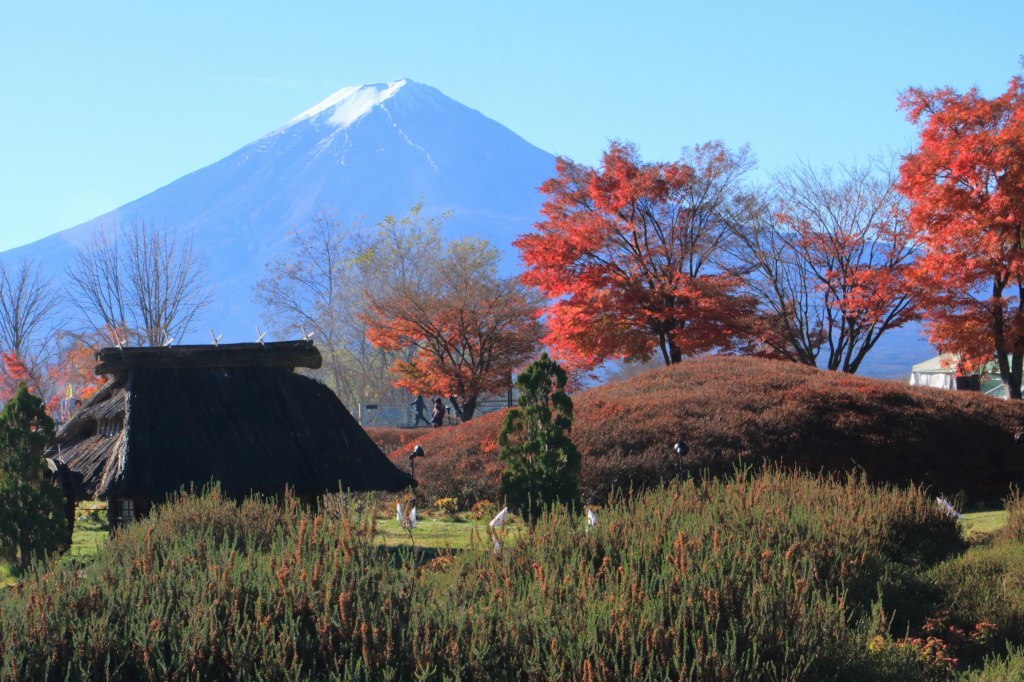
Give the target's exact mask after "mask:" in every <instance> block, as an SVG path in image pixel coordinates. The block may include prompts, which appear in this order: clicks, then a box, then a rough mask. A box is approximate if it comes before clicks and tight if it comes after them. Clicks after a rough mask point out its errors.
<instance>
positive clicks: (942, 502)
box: [935, 497, 960, 519]
mask: <svg viewBox="0 0 1024 682" xmlns="http://www.w3.org/2000/svg"><path fill="white" fill-rule="evenodd" d="M935 503H936V504H937V505H939V509H941V510H942V511H944V512H946V514H947V515H948V516H952V517H953V518H954V519H959V518H960V512H958V511H957V510H956V508H955V507H954V506H953V505H951V504H950V503H949V500H947V499H946V498H945V497H936V498H935Z"/></svg>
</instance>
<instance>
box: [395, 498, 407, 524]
mask: <svg viewBox="0 0 1024 682" xmlns="http://www.w3.org/2000/svg"><path fill="white" fill-rule="evenodd" d="M395 506H396V507H397V508H398V514H396V515H395V520H396V521H398V522H399V523H402V521H405V517H404V516H402V503H401V502H399V503H398V504H396V505H395Z"/></svg>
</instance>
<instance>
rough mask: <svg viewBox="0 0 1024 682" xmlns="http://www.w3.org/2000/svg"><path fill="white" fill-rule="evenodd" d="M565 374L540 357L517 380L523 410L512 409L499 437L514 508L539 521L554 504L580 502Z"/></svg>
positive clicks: (507, 495)
mask: <svg viewBox="0 0 1024 682" xmlns="http://www.w3.org/2000/svg"><path fill="white" fill-rule="evenodd" d="M565 382H566V376H565V370H563V369H562V368H561V367H559V366H558V363H556V362H554V361H553V360H552V359H551V358H549V357H548V355H547V353H544V354H542V355H541V356H540V358H539V359H538V360H536V361H535V362H533V364H531V365H530V366H529V367H528V368H526V370H524V371H523V372H522V373H521V374H520V375H519V377H518V378H517V379H516V386H517V387H518V388H519V408H518V409H512V410H509V412H508V414H507V415H506V416H505V423H504V424H503V426H502V429H501V433H500V434H499V435H498V444H499V445H500V446H501V454H500V455H499V457H500V458H501V459H502V460H504V461H505V462H506V463H507V466H506V469H505V472H504V473H503V474H502V477H501V484H502V491H503V492H504V494H505V499H506V500H507V501H508V504H509V505H510V506H512V508H513V509H517V510H520V511H524V512H525V513H526V514H527V516H528V517H529V518H530V519H536V518H537V517H538V515H539V514H541V513H542V512H543V511H544V508H545V506H547V505H549V504H552V503H556V502H557V503H562V504H575V503H578V502H579V496H580V493H579V472H580V453H579V451H578V450H577V449H576V446H575V445H573V442H572V440H570V438H569V434H570V433H571V432H572V418H573V415H572V399H571V398H569V396H568V395H567V394H566V393H565Z"/></svg>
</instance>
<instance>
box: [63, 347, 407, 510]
mask: <svg viewBox="0 0 1024 682" xmlns="http://www.w3.org/2000/svg"><path fill="white" fill-rule="evenodd" d="M321 362H322V360H321V357H320V352H319V351H318V350H317V349H316V348H315V347H314V346H313V344H312V343H311V342H309V341H286V342H278V343H267V344H255V343H247V344H223V345H220V346H174V347H161V348H105V349H103V350H101V351H100V352H99V353H97V366H96V373H97V374H105V375H108V376H109V377H110V379H109V381H108V382H107V383H106V384H105V385H104V386H103V387H102V388H101V389H100V390H99V391H98V392H97V393H96V394H95V395H94V396H93V397H92V398H90V399H89V400H88V401H87V402H86V403H85V404H84V405H83V406H82V407H81V409H80V410H79V411H78V412H77V413H75V414H74V415H73V416H72V417H71V418H70V419H69V421H68V422H67V423H66V424H65V425H64V426H63V427H62V428H61V429H60V431H59V432H58V434H57V443H56V445H55V446H54V447H53V448H51V450H50V451H49V452H48V453H47V456H48V457H50V458H52V459H53V460H55V463H54V468H55V469H60V470H66V472H67V475H66V476H64V477H63V481H64V482H62V487H63V488H64V489H65V493H66V494H67V495H69V496H73V499H76V500H81V499H94V500H95V499H104V500H106V501H107V503H108V510H109V511H108V514H109V518H110V521H111V526H112V527H113V526H115V525H117V524H120V523H125V522H128V521H131V520H133V519H135V518H137V517H139V516H142V515H145V514H146V513H148V511H149V509H150V508H151V506H152V505H153V504H154V503H158V502H160V501H162V500H164V499H166V498H167V497H168V496H169V495H173V494H174V493H176V492H178V491H179V490H181V489H182V488H191V489H197V488H201V487H202V486H205V485H207V484H209V483H210V482H212V481H216V482H217V483H219V485H220V487H221V490H222V491H223V492H224V493H225V494H227V495H229V496H232V497H236V498H241V497H244V496H246V495H249V494H252V493H261V494H266V495H277V494H280V493H283V492H284V490H285V487H286V486H287V487H288V488H290V489H292V490H293V491H294V492H295V494H296V495H298V496H300V497H303V498H314V497H316V496H319V495H322V494H324V493H329V492H337V491H339V490H343V489H344V490H356V491H362V490H388V491H399V490H402V489H404V488H406V487H408V486H409V485H412V483H413V481H412V478H411V477H410V476H409V475H408V474H406V473H405V472H403V471H401V470H400V469H398V468H397V467H396V466H395V465H394V464H392V463H391V462H390V461H389V460H388V459H387V457H385V455H384V454H383V453H382V452H381V451H380V449H379V448H378V447H377V445H376V444H375V443H374V442H373V440H372V439H371V438H370V437H369V436H368V435H367V434H366V432H365V431H363V429H362V428H361V427H360V426H359V424H358V423H357V422H356V420H355V419H354V418H353V417H352V415H351V414H349V412H348V411H347V410H346V409H345V407H344V405H342V403H341V401H339V400H338V398H337V396H335V395H334V393H333V392H332V391H331V390H330V389H328V388H327V387H326V386H324V385H323V384H321V383H320V382H318V381H316V380H314V379H311V378H309V377H306V376H303V375H301V374H296V373H295V371H294V369H295V368H296V367H308V368H314V369H315V368H317V367H319V366H320V364H321Z"/></svg>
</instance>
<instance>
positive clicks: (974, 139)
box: [900, 76, 1024, 399]
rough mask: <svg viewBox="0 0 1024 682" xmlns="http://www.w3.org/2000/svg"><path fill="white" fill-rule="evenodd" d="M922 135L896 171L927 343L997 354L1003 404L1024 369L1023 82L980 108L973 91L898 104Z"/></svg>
mask: <svg viewBox="0 0 1024 682" xmlns="http://www.w3.org/2000/svg"><path fill="white" fill-rule="evenodd" d="M900 106H901V108H903V109H904V110H906V111H907V118H908V119H909V120H910V121H911V122H912V123H914V124H916V125H917V126H918V128H919V135H920V140H919V145H918V148H917V150H916V151H915V152H914V153H912V154H909V155H907V157H906V158H905V160H904V163H903V166H902V167H901V169H900V173H901V181H900V190H901V191H902V192H903V193H904V194H905V195H906V196H907V198H908V199H909V200H910V202H911V209H910V214H909V220H910V222H911V224H912V225H913V226H914V227H915V228H916V229H917V230H918V232H919V238H920V240H921V242H922V244H923V247H924V253H923V255H922V256H921V257H920V258H919V259H918V261H917V264H916V267H915V276H916V279H917V281H918V283H919V285H920V287H921V289H922V294H923V300H924V303H925V313H926V319H927V321H928V328H929V333H930V336H931V340H932V343H934V344H935V345H936V346H937V347H938V348H939V349H940V350H942V351H944V352H953V353H965V354H967V355H969V356H977V355H979V354H980V353H984V352H985V346H986V345H987V346H988V352H991V353H994V354H995V356H996V359H997V361H998V365H999V373H1000V376H1001V379H1002V381H1003V384H1004V385H1005V386H1006V388H1007V392H1008V395H1009V397H1011V398H1014V399H1019V398H1020V397H1021V374H1022V369H1024V314H1022V310H1021V300H1022V298H1024V79H1022V78H1021V77H1019V76H1018V77H1015V78H1013V79H1012V80H1011V81H1010V84H1009V87H1008V89H1007V90H1006V92H1005V93H1003V94H1002V95H999V96H998V97H994V98H992V99H986V98H985V97H983V96H982V95H981V94H980V93H979V92H978V91H977V89H971V90H968V91H967V92H965V93H960V92H957V91H955V90H953V89H951V88H942V89H938V90H932V91H925V90H922V89H919V88H912V89H909V90H907V91H906V92H904V93H903V94H902V95H901V97H900Z"/></svg>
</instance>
